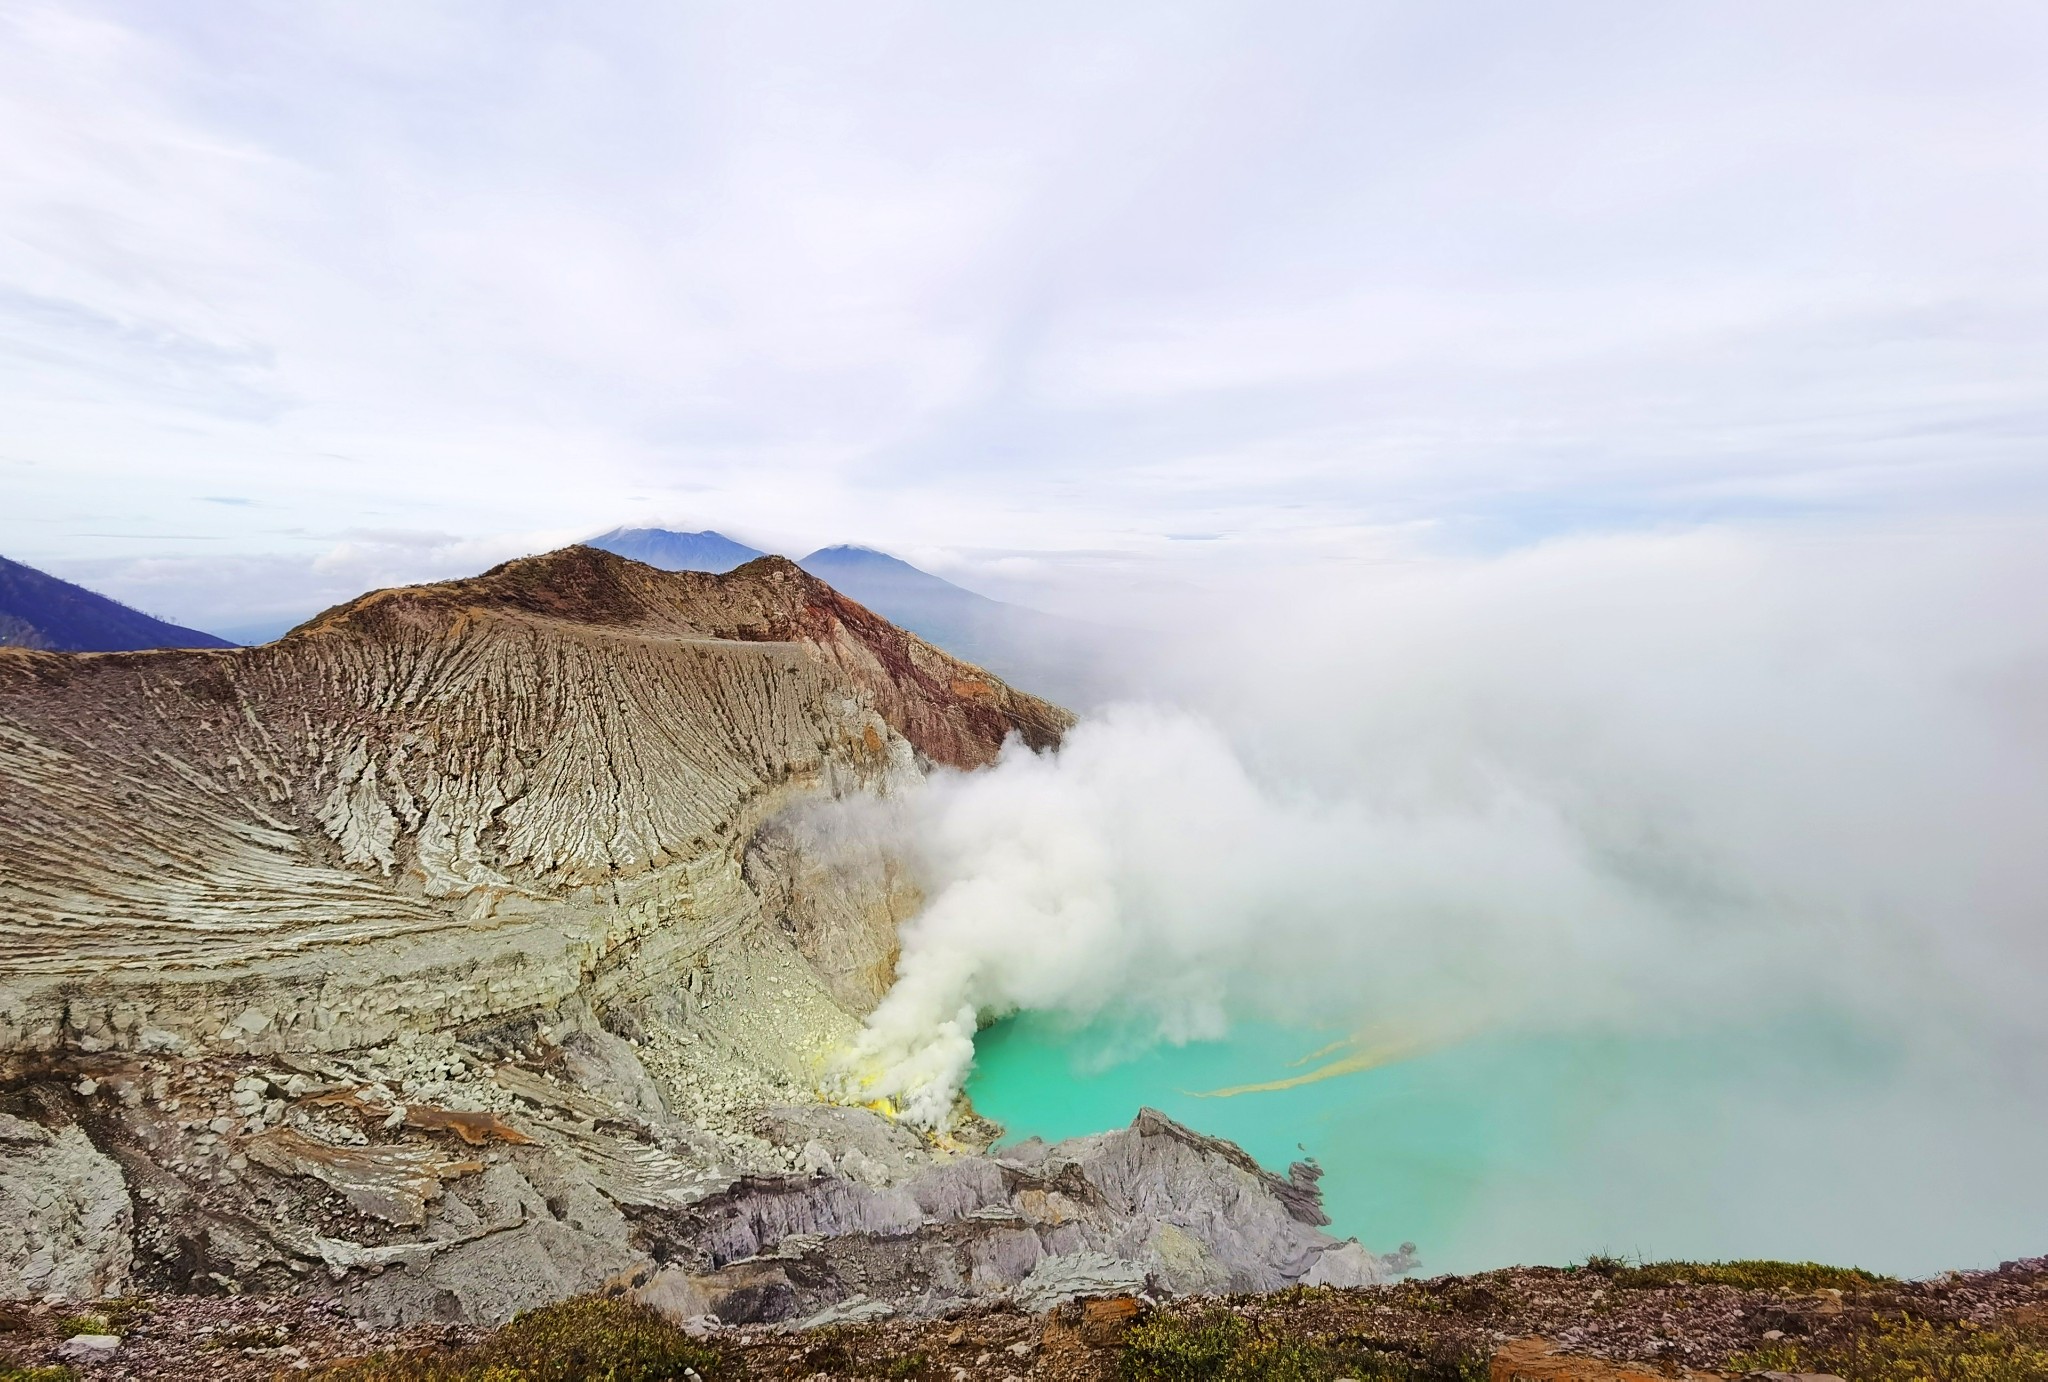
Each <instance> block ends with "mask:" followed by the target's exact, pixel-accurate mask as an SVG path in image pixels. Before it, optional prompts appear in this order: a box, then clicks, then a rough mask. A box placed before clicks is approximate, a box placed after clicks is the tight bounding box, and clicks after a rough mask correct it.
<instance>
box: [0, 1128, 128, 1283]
mask: <svg viewBox="0 0 2048 1382" xmlns="http://www.w3.org/2000/svg"><path fill="white" fill-rule="evenodd" d="M0 1211H4V1212H0V1299H7V1300H21V1299H26V1298H30V1297H36V1296H44V1295H52V1294H55V1295H65V1296H98V1295H106V1294H114V1293H118V1292H120V1291H121V1290H123V1289H124V1288H125V1287H126V1286H127V1284H128V1268H129V1264H130V1262H131V1261H132V1259H133V1257H134V1244H133V1240H132V1239H131V1237H130V1232H131V1230H132V1228H133V1220H134V1208H133V1206H132V1205H131V1204H130V1203H129V1199H128V1187H127V1185H126V1184H125V1183H124V1182H123V1180H122V1178H121V1168H120V1167H118V1166H116V1165H115V1164H114V1163H113V1162H112V1161H111V1160H109V1159H108V1158H107V1157H105V1156H103V1155H101V1154H100V1152H99V1151H98V1150H97V1149H95V1148H94V1146H93V1145H92V1143H91V1142H90V1141H88V1140H87V1138H86V1136H85V1134H84V1133H83V1132H81V1131H79V1130H78V1129H77V1128H76V1127H71V1126H68V1125H60V1126H57V1127H54V1128H50V1127H43V1126H40V1125H38V1124H36V1123H33V1122H30V1121H29V1120H27V1119H25V1118H21V1117H17V1116H15V1115H13V1114H9V1113H0Z"/></svg>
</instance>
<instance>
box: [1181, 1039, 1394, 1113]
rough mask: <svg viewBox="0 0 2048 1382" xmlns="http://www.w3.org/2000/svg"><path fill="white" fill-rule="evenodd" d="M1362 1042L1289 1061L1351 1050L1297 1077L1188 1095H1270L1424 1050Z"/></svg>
mask: <svg viewBox="0 0 2048 1382" xmlns="http://www.w3.org/2000/svg"><path fill="white" fill-rule="evenodd" d="M1362 1041H1363V1038H1360V1037H1350V1038H1347V1039H1346V1040H1344V1041H1333V1042H1331V1043H1330V1044H1329V1045H1328V1046H1325V1047H1324V1048H1323V1049H1322V1050H1320V1051H1315V1052H1312V1053H1310V1054H1309V1055H1306V1056H1303V1057H1302V1058H1301V1059H1300V1060H1298V1061H1294V1062H1292V1065H1296V1066H1299V1065H1306V1064H1308V1063H1309V1062H1310V1061H1312V1060H1316V1059H1318V1058H1319V1057H1322V1056H1327V1055H1330V1054H1332V1053H1333V1052H1336V1051H1341V1050H1343V1049H1345V1048H1346V1047H1350V1048H1352V1050H1351V1054H1350V1055H1348V1056H1340V1057H1338V1058H1337V1059H1336V1060H1333V1061H1330V1062H1328V1063H1327V1064H1324V1065H1319V1066H1317V1067H1316V1068H1315V1069H1313V1070H1308V1071H1304V1072H1303V1073H1301V1074H1299V1075H1288V1076H1286V1077H1284V1078H1282V1079H1278V1080H1261V1081H1259V1082H1258V1083H1256V1084H1237V1085H1231V1086H1229V1087H1228V1088H1225V1089H1193V1090H1189V1091H1187V1092H1188V1094H1189V1095H1190V1096H1191V1097H1193V1098H1196V1099H1231V1098H1235V1097H1236V1096H1237V1095H1240V1094H1271V1093H1274V1092H1276V1091H1278V1090H1282V1089H1299V1088H1300V1087H1301V1086H1302V1085H1305V1084H1314V1083H1316V1082H1317V1081H1318V1080H1329V1079H1335V1078H1336V1077H1337V1076H1339V1075H1355V1074H1357V1073H1358V1072H1359V1071H1361V1070H1371V1069H1374V1068H1376V1067H1378V1066H1382V1065H1391V1064H1393V1063H1394V1062H1395V1061H1399V1060H1407V1059H1408V1058H1409V1057H1410V1056H1413V1055H1415V1054H1417V1053H1418V1052H1420V1051H1421V1050H1422V1049H1423V1043H1421V1042H1419V1041H1392V1042H1382V1043H1380V1044H1379V1045H1376V1046H1363V1045H1361V1042H1362Z"/></svg>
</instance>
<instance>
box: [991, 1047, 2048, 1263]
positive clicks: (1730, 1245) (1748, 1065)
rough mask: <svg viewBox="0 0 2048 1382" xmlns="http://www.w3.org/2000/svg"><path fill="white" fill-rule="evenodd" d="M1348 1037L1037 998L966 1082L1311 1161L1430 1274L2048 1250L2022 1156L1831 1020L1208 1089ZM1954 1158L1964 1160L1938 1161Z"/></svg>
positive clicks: (1275, 1069) (2033, 1177) (1355, 1211)
mask: <svg viewBox="0 0 2048 1382" xmlns="http://www.w3.org/2000/svg"><path fill="white" fill-rule="evenodd" d="M1343 1036H1344V1034H1343V1033H1341V1032H1328V1031H1318V1030H1301V1029H1290V1028H1286V1027H1280V1026H1274V1025H1270V1024H1267V1025H1247V1026H1243V1027H1240V1028H1239V1029H1238V1030H1236V1031H1234V1032H1233V1033H1232V1034H1231V1036H1230V1037H1229V1038H1228V1039H1227V1040H1222V1041H1204V1042H1193V1043H1189V1044H1187V1045H1182V1046H1172V1045H1150V1046H1144V1045H1140V1044H1137V1043H1130V1042H1127V1041H1124V1040H1122V1039H1121V1037H1120V1035H1119V1034H1118V1033H1117V1032H1115V1031H1112V1030H1109V1029H1107V1028H1104V1027H1099V1026H1098V1027H1094V1028H1083V1029H1080V1030H1075V1029H1073V1028H1071V1027H1069V1026H1064V1025H1062V1024H1060V1023H1058V1022H1055V1021H1052V1020H1049V1019H1047V1018H1044V1017H1040V1016H1036V1015H1029V1014H1027V1015H1023V1016H1020V1017H1014V1018H1011V1019H1008V1020H1005V1021H1002V1022H999V1023H997V1024H995V1025H993V1026H992V1027H990V1028H988V1029H987V1030H985V1031H984V1032H982V1034H981V1036H980V1038H979V1040H978V1043H977V1060H976V1068H975V1072H974V1076H973V1078H972V1080H971V1082H970V1084H969V1087H968V1092H969V1094H970V1095H971V1097H972V1098H973V1100H974V1104H975V1107H976V1108H977V1109H978V1110H979V1111H980V1112H981V1113H982V1114H984V1115H985V1116H987V1117H989V1118H992V1119H994V1120H996V1121H997V1122H999V1123H1001V1124H1003V1125H1004V1127H1005V1128H1006V1130H1007V1134H1008V1136H1009V1137H1010V1138H1012V1139H1015V1138H1021V1137H1026V1136H1031V1135H1038V1136H1042V1137H1045V1138H1047V1139H1049V1140H1052V1139H1058V1138H1062V1137H1069V1136H1075V1135H1078V1134H1083V1133H1089V1132H1099V1131H1101V1130H1103V1129H1105V1128H1112V1127H1117V1126H1121V1125H1123V1124H1126V1123H1128V1122H1129V1121H1130V1119H1131V1117H1132V1116H1133V1115H1134V1114H1135V1112H1136V1111H1137V1110H1138V1109H1139V1108H1140V1107H1142V1106H1146V1105H1150V1106H1152V1107H1155V1108H1158V1109H1161V1110H1162V1111H1164V1112H1165V1113H1167V1114H1169V1115H1170V1116H1172V1117H1174V1118H1177V1119H1179V1120H1181V1121H1182V1122H1185V1123H1187V1124H1189V1125H1190V1126H1192V1127H1196V1128H1199V1129H1200V1130H1202V1131H1204V1132H1207V1133H1211V1134H1214V1135H1216V1136H1220V1137H1226V1138H1229V1139H1231V1140H1232V1141H1234V1142H1237V1143H1238V1144H1240V1145H1241V1146H1243V1147H1244V1148H1245V1149H1246V1150H1247V1151H1248V1152H1250V1153H1251V1154H1252V1155H1253V1156H1255V1157H1256V1158H1258V1160H1259V1161H1260V1162H1261V1164H1263V1165H1266V1166H1268V1167H1271V1168H1273V1169H1275V1170H1284V1169H1285V1168H1286V1166H1287V1164H1288V1163H1289V1162H1291V1161H1294V1160H1297V1159H1299V1158H1301V1157H1303V1156H1312V1157H1314V1158H1315V1159H1316V1160H1317V1161H1318V1162H1320V1163H1321V1165H1322V1167H1323V1169H1324V1171H1325V1173H1326V1175H1325V1178H1324V1181H1323V1189H1324V1192H1325V1206H1326V1208H1327V1210H1328V1212H1329V1214H1330V1216H1331V1218H1332V1220H1333V1223H1332V1231H1333V1232H1335V1233H1337V1234H1339V1235H1345V1236H1356V1237H1358V1238H1359V1239H1360V1240H1361V1241H1362V1242H1364V1243H1365V1244H1366V1245H1367V1246H1368V1247H1370V1248H1372V1249H1373V1250H1375V1251H1379V1252H1386V1251H1391V1250H1392V1249H1394V1248H1395V1247H1396V1246H1398V1245H1399V1244H1400V1243H1402V1242H1404V1241H1406V1242H1413V1243H1416V1244H1417V1245H1418V1246H1419V1248H1420V1256H1421V1259H1422V1271H1423V1272H1424V1273H1425V1274H1434V1273H1437V1272H1450V1271H1457V1272H1465V1271H1478V1270H1484V1269H1487V1268H1491V1267H1498V1266H1503V1265H1507V1264H1511V1263H1543V1262H1548V1263H1565V1262H1570V1261H1574V1260H1581V1259H1583V1258H1584V1257H1585V1256H1586V1255H1587V1254H1589V1253H1592V1252H1613V1253H1620V1254H1625V1255H1635V1256H1642V1257H1645V1258H1666V1257H1684V1258H1736V1257H1783V1258H1790V1259H1795V1260H1806V1259H1816V1260H1823V1261H1834V1262H1845V1263H1847V1262H1853V1263H1856V1264H1859V1265H1863V1266H1866V1267H1870V1268H1873V1269H1876V1270H1883V1271H1891V1272H1897V1273H1904V1274H1909V1275H1918V1274H1926V1273H1930V1272H1934V1271H1937V1270H1941V1269H1944V1268H1948V1267H1956V1266H1972V1265H1986V1264H1990V1263H1995V1262H1996V1261H1998V1260H1999V1258H2000V1256H2001V1255H2003V1256H2015V1255H2019V1254H2021V1253H2024V1252H2038V1251H2040V1245H2041V1243H2042V1242H2043V1241H2044V1237H2043V1235H2044V1232H2048V1189H2044V1186H2043V1178H2041V1177H2039V1176H2038V1174H2037V1173H2035V1172H2033V1171H2031V1170H2030V1169H2028V1165H2027V1162H2028V1160H2030V1158H2025V1157H2020V1158H2014V1157H2011V1156H2005V1155H2001V1154H2000V1153H1999V1151H1998V1150H1997V1149H1996V1148H1988V1147H1986V1146H1985V1143H1984V1139H1983V1138H1982V1137H1981V1136H1979V1135H1978V1134H1979V1133H1981V1118H1978V1117H1977V1115H1978V1114H1979V1112H1980V1110H1978V1109H1976V1107H1975V1105H1974V1104H1972V1105H1971V1106H1970V1107H1968V1108H1962V1107H1956V1108H1948V1109H1944V1108H1943V1107H1941V1106H1940V1102H1939V1098H1940V1096H1939V1095H1938V1094H1936V1093H1932V1092H1930V1091H1929V1090H1927V1089H1924V1088H1921V1087H1919V1086H1918V1085H1917V1084H1916V1083H1915V1082H1914V1080H1913V1079H1912V1078H1911V1077H1910V1075H1909V1073H1908V1070H1907V1064H1908V1063H1907V1061H1906V1059H1905V1053H1903V1052H1901V1051H1899V1050H1896V1049H1893V1048H1892V1047H1889V1046H1887V1045H1886V1044H1885V1043H1884V1042H1883V1041H1882V1040H1878V1039H1873V1038H1872V1037H1870V1036H1868V1035H1859V1034H1857V1033H1855V1032H1853V1031H1851V1030H1849V1029H1847V1028H1846V1027H1843V1026H1841V1025H1839V1024H1829V1023H1826V1022H1817V1021H1813V1020H1801V1021H1790V1020H1788V1021H1785V1022H1781V1023H1776V1024H1762V1025H1748V1026H1742V1027H1731V1028H1730V1029H1728V1030H1725V1031H1716V1032H1711V1033H1704V1034H1695V1035H1691V1036H1688V1037H1686V1038H1684V1039H1678V1038H1671V1039H1662V1040H1645V1039H1643V1038H1642V1037H1640V1036H1634V1037H1629V1038H1622V1037H1619V1036H1613V1035H1605V1034H1587V1033H1569V1034H1548V1035H1536V1036H1530V1035H1520V1036H1508V1035H1496V1036H1482V1037H1479V1038H1475V1039H1471V1040H1467V1041H1463V1042H1458V1043H1455V1044H1451V1045H1446V1046H1442V1047H1439V1048H1437V1049H1433V1050H1422V1051H1418V1052H1415V1053H1413V1054H1409V1055H1407V1056H1405V1057H1401V1058H1396V1059H1392V1060H1389V1061H1387V1062H1386V1063H1383V1064H1378V1065H1375V1066H1372V1067H1371V1068H1367V1069H1361V1070H1355V1071H1353V1072H1352V1073H1348V1074H1340V1075H1336V1076H1334V1077H1332V1078H1327V1079H1320V1080H1316V1081H1313V1082H1308V1083H1301V1084H1297V1085H1295V1086H1294V1087H1292V1088H1283V1089H1275V1090H1267V1091H1260V1092H1247V1093H1239V1094H1235V1095H1231V1096H1228V1097H1213V1096H1212V1097H1204V1094H1203V1092H1204V1091H1214V1090H1219V1089H1227V1088H1230V1087H1233V1086H1242V1085H1248V1084H1259V1083H1266V1082H1273V1081H1276V1080H1283V1079H1287V1078H1289V1077H1297V1076H1299V1075H1301V1074H1303V1073H1304V1072H1306V1071H1310V1070H1313V1069H1315V1068H1316V1067H1317V1065H1319V1064H1321V1063H1322V1061H1321V1060H1319V1059H1317V1058H1316V1057H1317V1053H1318V1052H1319V1050H1322V1049H1323V1048H1328V1047H1330V1046H1331V1045H1332V1043H1333V1041H1334V1040H1336V1039H1340V1038H1342V1037H1343ZM1131 1049H1135V1050H1136V1051H1137V1053H1136V1054H1134V1055H1130V1056H1128V1057H1125V1058H1116V1056H1115V1053H1116V1052H1118V1051H1120V1050H1131ZM1325 1059H1327V1057H1325ZM1972 1119H1975V1121H1971V1120H1972ZM2022 1150H2024V1149H2022ZM1951 1155H1963V1156H1967V1157H1968V1158H1969V1159H1970V1161H1971V1162H1972V1171H1971V1174H1970V1175H1969V1176H1967V1177H1963V1178H1960V1179H1958V1178H1955V1177H1952V1176H1948V1175H1942V1176H1938V1177H1937V1176H1935V1175H1931V1174H1930V1171H1931V1169H1932V1168H1931V1164H1930V1158H1940V1157H1947V1156H1951Z"/></svg>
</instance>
